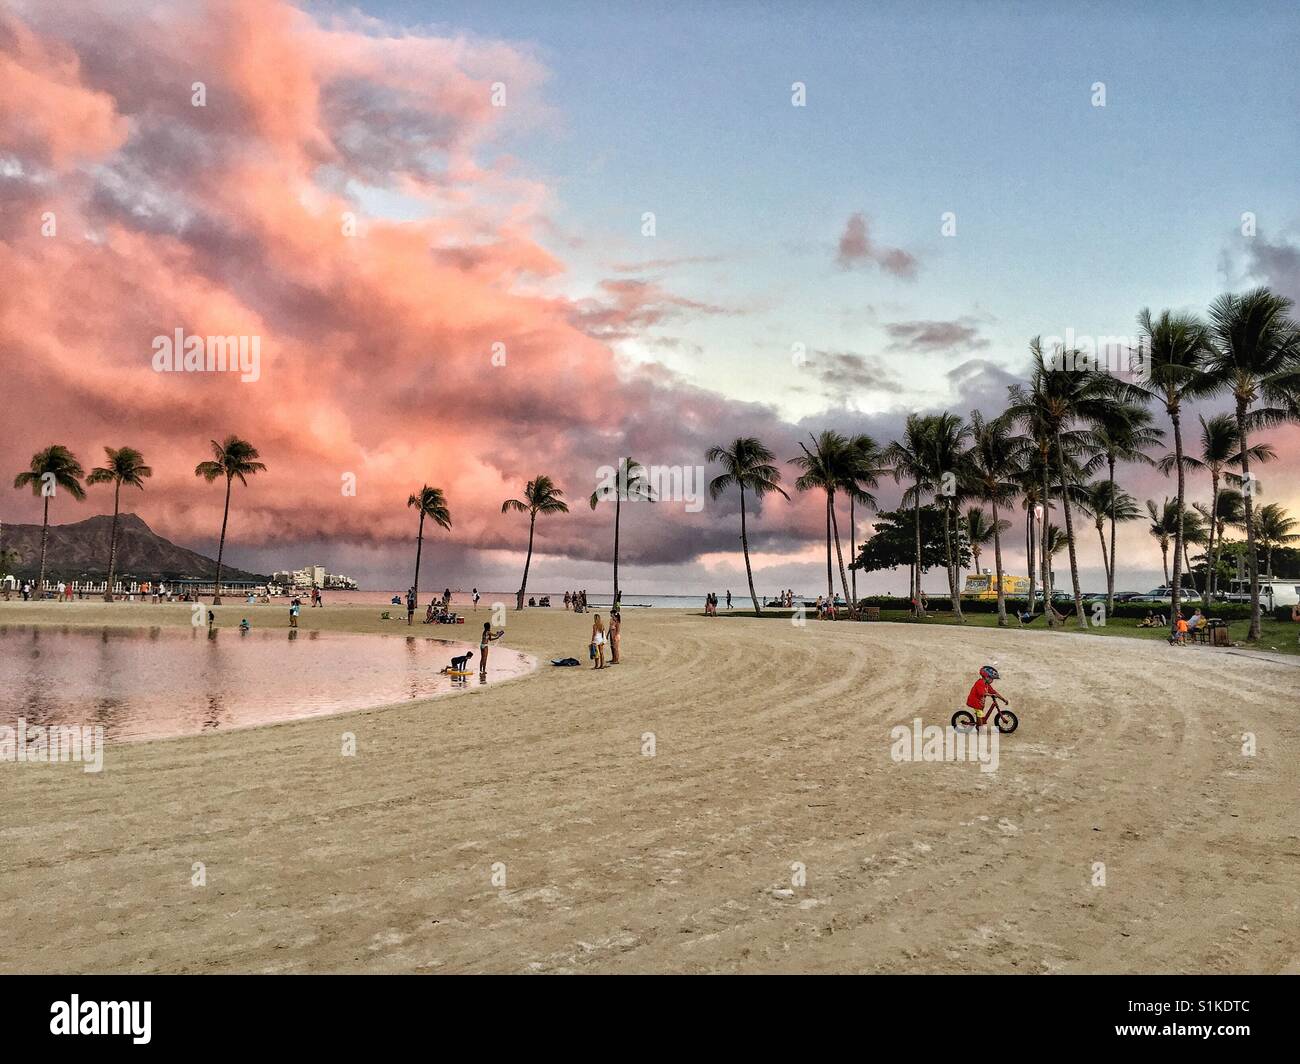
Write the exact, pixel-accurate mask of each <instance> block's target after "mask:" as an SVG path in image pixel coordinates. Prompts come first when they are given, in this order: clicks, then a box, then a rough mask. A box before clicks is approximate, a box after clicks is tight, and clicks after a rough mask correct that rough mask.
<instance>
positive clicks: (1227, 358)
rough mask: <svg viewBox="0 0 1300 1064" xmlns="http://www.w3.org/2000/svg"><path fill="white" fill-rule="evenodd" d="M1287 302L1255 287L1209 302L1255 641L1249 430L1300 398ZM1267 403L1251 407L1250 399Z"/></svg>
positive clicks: (1299, 351)
mask: <svg viewBox="0 0 1300 1064" xmlns="http://www.w3.org/2000/svg"><path fill="white" fill-rule="evenodd" d="M1290 309H1291V301H1290V300H1289V299H1285V298H1283V297H1282V296H1278V295H1274V294H1273V293H1272V292H1270V291H1269V290H1268V289H1267V288H1257V289H1255V290H1254V291H1251V292H1247V293H1245V294H1244V295H1232V294H1229V293H1225V294H1224V295H1221V296H1220V297H1219V298H1218V299H1216V300H1215V301H1214V302H1213V303H1212V304H1210V336H1211V340H1212V344H1213V349H1212V351H1211V353H1210V357H1209V360H1208V363H1207V367H1206V368H1207V371H1208V372H1209V375H1210V376H1211V378H1212V379H1213V380H1214V382H1215V383H1216V384H1218V385H1219V386H1220V387H1221V388H1224V389H1226V390H1227V391H1229V392H1231V394H1232V398H1233V400H1234V402H1235V404H1236V415H1237V439H1238V442H1239V443H1240V445H1241V475H1242V480H1243V489H1242V495H1243V498H1244V502H1245V504H1246V558H1247V563H1248V565H1249V567H1250V631H1249V633H1248V634H1247V637H1246V638H1247V639H1248V640H1250V641H1251V642H1255V641H1258V639H1259V628H1260V623H1259V622H1260V617H1259V551H1258V547H1257V545H1256V542H1255V520H1254V501H1253V496H1254V493H1255V485H1254V480H1253V478H1252V475H1251V472H1250V436H1249V430H1250V428H1252V427H1253V425H1252V422H1253V423H1254V424H1261V423H1262V424H1275V423H1277V422H1279V421H1284V420H1290V419H1292V418H1293V417H1294V416H1295V412H1296V407H1297V403H1298V402H1300V398H1298V397H1300V328H1298V327H1297V325H1296V323H1295V322H1294V321H1293V320H1292V319H1291V318H1290V317H1288V311H1289V310H1290ZM1260 401H1263V402H1265V403H1268V404H1271V405H1269V406H1266V407H1264V408H1256V407H1255V403H1257V402H1260Z"/></svg>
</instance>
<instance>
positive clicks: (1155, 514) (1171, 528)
mask: <svg viewBox="0 0 1300 1064" xmlns="http://www.w3.org/2000/svg"><path fill="white" fill-rule="evenodd" d="M1147 515H1148V516H1149V517H1150V518H1151V525H1150V527H1149V528H1148V531H1149V532H1150V533H1151V535H1152V536H1153V537H1154V538H1155V540H1156V542H1158V543H1159V544H1160V556H1161V558H1162V559H1163V560H1164V565H1165V584H1166V585H1169V543H1170V541H1171V540H1172V539H1173V538H1174V536H1176V535H1177V534H1178V501H1177V500H1176V499H1170V498H1168V497H1166V498H1165V501H1164V504H1163V505H1162V506H1157V505H1156V501H1155V500H1154V499H1147ZM1172 591H1173V588H1172V586H1170V592H1171V593H1172Z"/></svg>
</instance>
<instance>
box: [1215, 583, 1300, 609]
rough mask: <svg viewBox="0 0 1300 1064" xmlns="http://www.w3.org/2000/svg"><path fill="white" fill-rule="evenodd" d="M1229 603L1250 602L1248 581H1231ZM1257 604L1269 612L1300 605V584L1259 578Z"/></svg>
mask: <svg viewBox="0 0 1300 1064" xmlns="http://www.w3.org/2000/svg"><path fill="white" fill-rule="evenodd" d="M1228 601H1229V602H1249V601H1250V580H1249V579H1246V580H1233V581H1232V583H1231V584H1230V585H1229V587H1228ZM1259 603H1260V605H1261V606H1262V607H1263V608H1264V609H1266V610H1271V609H1273V607H1275V606H1294V605H1296V604H1297V603H1300V584H1298V583H1296V582H1295V581H1294V580H1279V579H1277V578H1276V577H1274V578H1273V579H1269V578H1268V577H1266V576H1261V577H1260V578H1259Z"/></svg>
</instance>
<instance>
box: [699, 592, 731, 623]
mask: <svg viewBox="0 0 1300 1064" xmlns="http://www.w3.org/2000/svg"><path fill="white" fill-rule="evenodd" d="M727 609H731V592H730V591H728V592H727ZM717 615H718V596H717V595H716V594H714V592H712V591H710V592H709V593H708V594H707V595H705V596H704V616H706V617H716V616H717Z"/></svg>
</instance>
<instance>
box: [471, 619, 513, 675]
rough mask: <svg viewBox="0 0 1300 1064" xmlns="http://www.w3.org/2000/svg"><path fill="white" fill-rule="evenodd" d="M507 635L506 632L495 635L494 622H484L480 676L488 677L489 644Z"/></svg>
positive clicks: (480, 641)
mask: <svg viewBox="0 0 1300 1064" xmlns="http://www.w3.org/2000/svg"><path fill="white" fill-rule="evenodd" d="M505 634H506V633H505V632H504V631H500V632H497V633H496V635H493V634H492V622H491V621H484V622H483V634H482V635H481V636H480V637H479V641H478V674H479V675H480V676H486V675H487V659H488V644H489V643H491V642H494V641H495V640H497V639H500V638H501V637H502V636H503V635H505Z"/></svg>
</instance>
